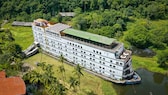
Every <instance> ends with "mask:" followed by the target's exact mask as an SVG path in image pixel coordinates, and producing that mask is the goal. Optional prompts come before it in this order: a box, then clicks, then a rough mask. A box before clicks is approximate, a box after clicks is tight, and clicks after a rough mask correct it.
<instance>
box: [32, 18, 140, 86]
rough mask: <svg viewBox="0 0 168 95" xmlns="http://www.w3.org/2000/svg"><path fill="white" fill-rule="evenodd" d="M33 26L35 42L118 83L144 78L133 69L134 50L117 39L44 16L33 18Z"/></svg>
mask: <svg viewBox="0 0 168 95" xmlns="http://www.w3.org/2000/svg"><path fill="white" fill-rule="evenodd" d="M32 30H33V35H34V43H39V45H40V47H41V49H42V50H43V51H45V52H47V53H48V54H50V55H53V56H55V57H59V56H60V55H61V54H62V55H63V57H64V58H65V59H66V60H67V61H69V62H71V63H73V64H79V65H80V66H82V67H84V68H85V69H87V70H88V71H90V72H92V73H94V74H96V75H98V76H100V77H102V78H104V79H107V80H110V81H112V82H115V83H126V84H132V83H137V82H140V80H141V79H140V77H139V76H138V74H137V73H136V72H134V71H133V69H132V59H131V53H132V52H131V51H130V50H126V49H125V48H124V46H123V43H120V42H118V41H116V39H113V38H108V37H104V36H100V35H96V34H92V33H88V32H85V31H80V30H76V29H73V28H71V26H69V25H66V24H62V23H56V24H52V23H50V22H48V21H46V20H43V19H37V20H34V22H33V24H32Z"/></svg>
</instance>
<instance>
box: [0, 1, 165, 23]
mask: <svg viewBox="0 0 168 95" xmlns="http://www.w3.org/2000/svg"><path fill="white" fill-rule="evenodd" d="M167 4H168V2H167V1H166V0H161V1H158V0H157V1H150V0H141V1H139V0H134V1H132V0H122V1H121V0H58V1H54V0H47V2H46V0H38V1H34V0H22V1H19V0H15V1H13V0H12V1H5V0H3V1H2V0H1V2H0V5H1V9H0V19H13V20H21V21H32V20H34V19H37V18H45V19H50V18H51V17H52V16H55V15H57V14H58V12H60V11H62V12H68V11H69V12H71V11H75V12H76V13H77V14H78V13H80V12H89V11H94V10H100V11H104V10H106V9H109V10H111V9H112V10H115V11H120V12H121V13H122V15H125V16H135V17H139V16H140V17H145V18H150V19H165V18H167V16H166V15H167V13H168V12H167V10H168V7H166V5H167ZM27 18H29V19H27Z"/></svg>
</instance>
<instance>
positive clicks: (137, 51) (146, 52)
mask: <svg viewBox="0 0 168 95" xmlns="http://www.w3.org/2000/svg"><path fill="white" fill-rule="evenodd" d="M131 51H132V52H133V54H134V55H138V56H141V57H153V56H155V55H156V53H155V52H154V51H152V50H151V49H148V48H146V49H139V48H136V47H134V46H132V47H131Z"/></svg>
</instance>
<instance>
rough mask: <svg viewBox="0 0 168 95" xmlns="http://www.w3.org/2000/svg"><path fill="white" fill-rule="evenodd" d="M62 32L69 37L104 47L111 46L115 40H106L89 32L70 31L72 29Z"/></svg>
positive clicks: (106, 38)
mask: <svg viewBox="0 0 168 95" xmlns="http://www.w3.org/2000/svg"><path fill="white" fill-rule="evenodd" d="M63 32H64V33H65V34H69V35H72V36H76V37H80V38H83V39H87V40H91V41H95V42H99V43H102V44H106V45H111V44H112V43H113V42H114V41H116V39H113V38H108V37H105V36H101V35H97V34H92V33H89V32H84V31H80V30H75V29H72V28H68V29H65V30H64V31H63Z"/></svg>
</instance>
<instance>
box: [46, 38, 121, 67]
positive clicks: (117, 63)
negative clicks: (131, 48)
mask: <svg viewBox="0 0 168 95" xmlns="http://www.w3.org/2000/svg"><path fill="white" fill-rule="evenodd" d="M46 40H47V39H46ZM68 43H69V42H68ZM69 44H72V43H69ZM48 45H49V43H48ZM58 45H60V46H62V44H61V43H58ZM73 45H75V46H79V45H76V44H73ZM52 46H53V47H55V45H52ZM65 47H67V46H66V45H65ZM79 47H80V46H79ZM58 48H59V49H61V50H62V47H58ZM73 50H75V51H77V48H73ZM65 51H67V49H65ZM93 51H94V52H98V51H95V50H93ZM81 53H84V54H86V52H85V51H82V50H81ZM73 54H75V55H77V54H78V53H75V52H73ZM90 56H93V57H95V55H94V54H92V53H90ZM81 57H84V58H86V56H85V55H81ZM99 58H100V59H102V60H104V61H105V58H104V57H101V56H100V57H99ZM90 60H93V61H95V59H94V58H92V57H91V58H90ZM99 63H102V64H105V62H101V61H99ZM110 63H113V61H112V60H110ZM116 65H122V63H119V62H116Z"/></svg>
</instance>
